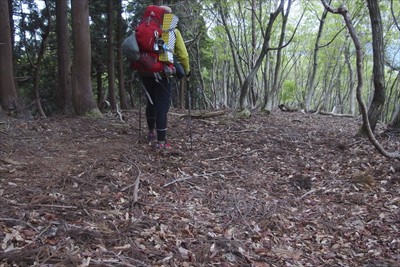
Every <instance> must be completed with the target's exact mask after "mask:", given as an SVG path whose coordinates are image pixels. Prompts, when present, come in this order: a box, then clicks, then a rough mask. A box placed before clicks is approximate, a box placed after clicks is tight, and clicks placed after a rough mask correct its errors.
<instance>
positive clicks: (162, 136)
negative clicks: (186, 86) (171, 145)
mask: <svg viewBox="0 0 400 267" xmlns="http://www.w3.org/2000/svg"><path fill="white" fill-rule="evenodd" d="M155 88H156V89H155V90H154V99H153V101H154V103H155V105H156V108H157V115H156V127H157V141H158V142H162V143H164V142H165V140H166V135H167V123H168V122H167V117H168V111H169V107H170V104H171V83H170V80H169V79H167V78H163V79H162V80H159V81H158V82H157V84H156V86H155Z"/></svg>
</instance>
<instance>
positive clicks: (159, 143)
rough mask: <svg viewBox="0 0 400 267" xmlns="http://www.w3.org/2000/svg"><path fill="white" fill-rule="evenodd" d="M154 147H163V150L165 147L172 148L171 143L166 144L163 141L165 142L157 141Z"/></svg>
mask: <svg viewBox="0 0 400 267" xmlns="http://www.w3.org/2000/svg"><path fill="white" fill-rule="evenodd" d="M156 149H160V150H161V149H163V150H166V149H172V147H171V145H170V144H168V143H165V142H158V143H157V144H156Z"/></svg>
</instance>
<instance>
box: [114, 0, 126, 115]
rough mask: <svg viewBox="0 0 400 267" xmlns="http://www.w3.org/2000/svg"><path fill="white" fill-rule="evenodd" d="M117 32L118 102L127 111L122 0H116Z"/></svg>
mask: <svg viewBox="0 0 400 267" xmlns="http://www.w3.org/2000/svg"><path fill="white" fill-rule="evenodd" d="M117 10H118V12H117V32H116V35H117V37H116V39H117V40H116V43H117V44H118V47H117V62H118V83H119V84H118V88H119V102H120V104H121V109H125V110H126V109H128V108H129V107H128V100H127V98H126V89H125V75H124V55H123V53H122V40H123V31H122V0H117Z"/></svg>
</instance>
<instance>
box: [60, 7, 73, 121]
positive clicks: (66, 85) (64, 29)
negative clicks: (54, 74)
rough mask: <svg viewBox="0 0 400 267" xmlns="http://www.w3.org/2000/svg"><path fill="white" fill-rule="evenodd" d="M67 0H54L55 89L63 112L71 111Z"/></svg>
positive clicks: (68, 112)
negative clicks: (56, 60)
mask: <svg viewBox="0 0 400 267" xmlns="http://www.w3.org/2000/svg"><path fill="white" fill-rule="evenodd" d="M67 2H68V1H67V0H57V2H56V20H57V22H56V23H57V59H58V86H57V89H56V103H57V106H58V108H59V109H60V110H61V111H62V113H63V114H71V113H73V108H72V92H71V71H70V68H71V67H70V65H71V63H70V59H69V30H68V15H67V12H68V3H67Z"/></svg>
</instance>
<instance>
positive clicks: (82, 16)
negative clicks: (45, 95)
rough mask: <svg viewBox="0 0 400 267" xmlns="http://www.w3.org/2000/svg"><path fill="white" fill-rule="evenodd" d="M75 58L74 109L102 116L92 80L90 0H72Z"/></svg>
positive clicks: (73, 70)
mask: <svg viewBox="0 0 400 267" xmlns="http://www.w3.org/2000/svg"><path fill="white" fill-rule="evenodd" d="M71 10H72V33H73V42H74V50H73V52H74V57H73V58H74V59H73V63H72V96H73V103H74V109H75V112H76V113H77V114H80V115H92V116H102V115H101V113H100V111H99V109H98V108H97V105H96V102H95V101H94V97H93V92H92V81H91V75H90V74H91V73H90V69H91V61H92V60H91V44H90V28H89V0H71Z"/></svg>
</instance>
